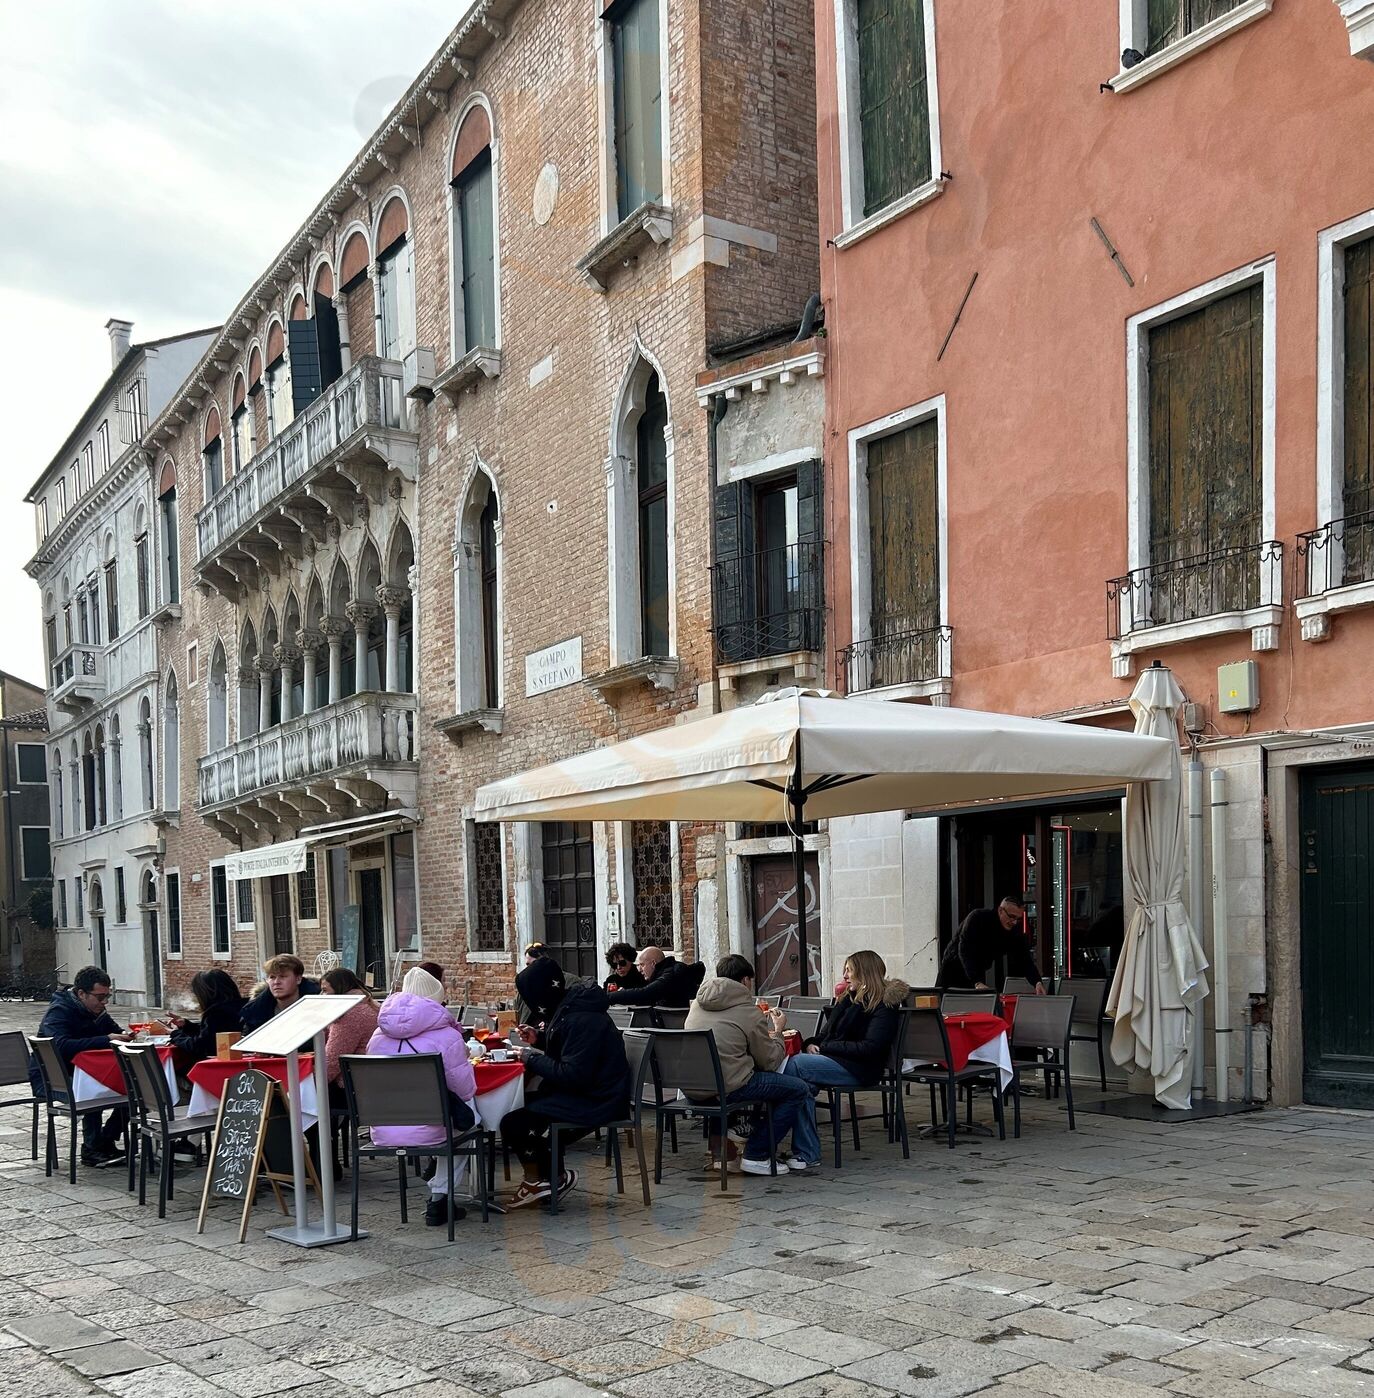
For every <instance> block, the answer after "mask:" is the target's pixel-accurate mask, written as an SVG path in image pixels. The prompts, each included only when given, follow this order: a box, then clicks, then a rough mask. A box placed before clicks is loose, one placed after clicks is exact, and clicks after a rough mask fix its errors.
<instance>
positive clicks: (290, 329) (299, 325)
mask: <svg viewBox="0 0 1374 1398" xmlns="http://www.w3.org/2000/svg"><path fill="white" fill-rule="evenodd" d="M331 309H332V308H331ZM286 334H287V337H288V340H289V342H290V347H291V406H292V410H293V414H294V415H295V416H297V417H299V416H300V414H301V413H302V412H304V411H305V409H306V408H308V407H309V406H310V404H311V403H313V402H314V401H315V399H316V398H318V397H319V396H320V394H321V393H323V392H324V385H323V383H322V382H321V379H320V342H319V327H318V326H317V325H316V324H315V322H314V321H313V320H290V321H287V323H286Z"/></svg>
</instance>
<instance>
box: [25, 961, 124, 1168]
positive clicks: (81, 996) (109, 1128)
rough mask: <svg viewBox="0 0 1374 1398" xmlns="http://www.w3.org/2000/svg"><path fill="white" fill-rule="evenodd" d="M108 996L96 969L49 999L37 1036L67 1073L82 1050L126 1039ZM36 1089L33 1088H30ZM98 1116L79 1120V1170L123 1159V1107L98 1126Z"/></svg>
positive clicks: (102, 973) (104, 978)
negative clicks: (47, 1041) (50, 1047)
mask: <svg viewBox="0 0 1374 1398" xmlns="http://www.w3.org/2000/svg"><path fill="white" fill-rule="evenodd" d="M110 995H111V989H110V976H109V972H107V971H102V970H101V969H100V967H99V966H85V967H83V968H82V969H81V970H80V971H78V972H77V973H76V980H75V981H74V982H73V984H72V988H71V989H70V990H63V991H59V992H58V993H57V994H56V995H54V996H53V998H52V1003H51V1004H50V1005H49V1006H48V1009H47V1013H46V1014H45V1015H44V1016H43V1022H42V1023H41V1024H40V1025H39V1026H38V1036H39V1038H43V1039H51V1040H52V1041H53V1048H54V1049H56V1050H57V1053H58V1056H59V1057H60V1058H61V1059H62V1061H63V1063H65V1064H66V1065H67V1071H68V1072H70V1071H71V1067H72V1060H73V1059H74V1058H75V1057H76V1055H77V1054H78V1053H84V1052H85V1051H86V1050H87V1049H104V1048H109V1047H110V1045H111V1044H123V1043H127V1042H128V1040H129V1035H128V1034H126V1033H125V1032H124V1031H123V1030H122V1029H121V1028H120V1027H119V1025H118V1024H116V1023H115V1021H114V1020H113V1019H112V1018H111V1017H110V1014H109V1012H108V1010H107V1009H106V1008H105V1007H106V1005H108V1004H109V1000H110ZM35 1090H37V1089H35ZM101 1116H102V1113H100V1112H87V1113H86V1115H85V1116H83V1117H82V1118H81V1163H82V1164H83V1165H94V1166H105V1165H113V1164H114V1163H115V1161H117V1160H123V1159H124V1152H123V1151H122V1150H121V1149H120V1148H119V1146H118V1145H117V1144H116V1142H117V1141H118V1140H119V1138H120V1137H121V1136H122V1135H123V1134H124V1128H125V1126H126V1125H127V1123H128V1120H129V1109H128V1108H127V1107H116V1108H115V1109H114V1110H113V1111H111V1112H110V1113H109V1114H108V1115H106V1116H105V1118H104V1124H103V1125H102V1124H101Z"/></svg>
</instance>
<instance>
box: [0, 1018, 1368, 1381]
mask: <svg viewBox="0 0 1374 1398" xmlns="http://www.w3.org/2000/svg"><path fill="white" fill-rule="evenodd" d="M36 1017H37V1016H36V1010H35V1008H34V1007H32V1006H26V1007H24V1008H23V1009H22V1010H21V1009H19V1007H15V1006H3V1007H0V1028H9V1027H13V1026H14V1025H15V1024H22V1025H25V1026H29V1025H32V1023H33V1022H34V1020H35V1019H36ZM1083 1095H1084V1096H1086V1095H1087V1094H1086V1093H1085V1094H1083ZM911 1100H912V1101H913V1102H915V1101H916V1100H917V1099H916V1098H914V1097H913V1098H912V1099H911ZM21 1122H22V1123H23V1125H21V1124H20V1123H21ZM865 1130H866V1140H865V1149H864V1151H863V1153H862V1154H861V1155H858V1156H849V1157H847V1163H846V1165H845V1168H844V1169H843V1170H842V1171H839V1172H835V1171H831V1170H828V1169H827V1170H826V1171H824V1173H823V1174H821V1175H819V1176H817V1177H815V1178H807V1177H789V1178H784V1179H780V1180H778V1181H777V1182H773V1181H772V1180H768V1179H761V1178H749V1179H747V1180H743V1181H740V1182H738V1183H735V1184H733V1185H732V1187H731V1192H730V1194H729V1196H728V1197H725V1198H722V1197H721V1196H720V1193H719V1189H718V1188H717V1183H718V1182H712V1181H710V1180H708V1179H707V1177H706V1176H705V1174H704V1172H703V1171H702V1170H701V1169H700V1168H699V1167H700V1161H701V1157H700V1155H699V1154H698V1153H697V1152H696V1151H695V1150H687V1149H684V1152H683V1154H682V1155H680V1156H679V1157H678V1158H677V1159H676V1160H675V1161H674V1160H672V1158H671V1157H669V1164H668V1165H667V1166H666V1167H665V1177H664V1182H663V1185H662V1187H661V1188H659V1189H658V1190H657V1191H656V1192H655V1200H654V1206H653V1209H652V1211H651V1212H650V1211H646V1210H644V1209H643V1208H642V1207H641V1205H640V1204H639V1203H638V1202H637V1196H636V1195H635V1194H634V1193H631V1194H629V1195H628V1196H627V1197H626V1198H625V1199H623V1200H622V1199H618V1198H617V1197H616V1195H615V1193H614V1189H613V1187H612V1185H611V1182H610V1181H609V1180H608V1177H607V1175H606V1172H604V1171H603V1169H602V1168H601V1166H600V1164H599V1161H598V1160H597V1159H596V1157H595V1156H594V1155H593V1154H592V1152H591V1150H590V1149H579V1150H577V1151H575V1152H574V1158H575V1163H576V1164H577V1166H578V1168H579V1169H582V1170H583V1171H584V1172H585V1174H584V1178H585V1181H586V1187H585V1188H579V1189H578V1190H577V1191H576V1193H575V1194H574V1195H573V1196H572V1197H571V1198H570V1200H569V1203H568V1207H567V1209H566V1212H564V1213H563V1214H561V1215H560V1216H558V1217H556V1218H548V1217H547V1216H540V1217H533V1216H529V1215H517V1216H514V1217H511V1218H506V1219H496V1220H494V1221H493V1222H492V1223H491V1224H490V1225H489V1226H487V1227H485V1228H484V1227H483V1226H482V1224H481V1223H480V1222H479V1221H477V1220H476V1219H475V1218H469V1219H468V1220H467V1221H466V1222H464V1223H462V1224H460V1225H459V1239H458V1242H457V1243H456V1244H455V1245H454V1246H452V1247H450V1246H449V1245H448V1244H447V1241H446V1239H445V1236H444V1233H443V1230H440V1229H427V1228H425V1227H424V1225H423V1223H420V1222H417V1221H412V1222H411V1223H410V1224H409V1225H408V1226H406V1227H402V1226H401V1224H400V1222H399V1216H398V1214H397V1211H396V1201H395V1193H394V1185H393V1179H394V1176H393V1174H392V1172H391V1170H390V1168H389V1167H385V1166H382V1165H375V1166H371V1167H365V1168H367V1171H368V1185H367V1188H366V1190H365V1195H364V1219H365V1223H366V1225H367V1226H368V1227H369V1228H370V1229H371V1230H372V1235H371V1236H370V1237H369V1238H368V1239H366V1240H365V1241H361V1242H359V1243H356V1244H344V1245H342V1246H339V1247H334V1248H328V1249H322V1250H317V1251H311V1252H306V1251H300V1250H297V1249H294V1248H292V1247H290V1246H288V1245H285V1244H281V1243H277V1242H273V1241H271V1240H269V1239H267V1238H265V1237H264V1236H263V1230H264V1228H265V1227H266V1226H267V1225H268V1224H269V1223H270V1221H271V1213H270V1207H269V1203H264V1204H263V1205H262V1206H261V1207H260V1208H259V1210H258V1212H257V1213H256V1214H255V1216H254V1222H253V1226H252V1227H251V1228H250V1232H249V1240H248V1242H247V1243H245V1244H244V1245H242V1246H239V1245H237V1244H236V1243H235V1242H234V1241H233V1238H234V1231H233V1229H232V1228H231V1225H230V1217H229V1213H230V1210H229V1206H228V1205H221V1206H219V1208H218V1209H217V1210H215V1211H214V1213H213V1215H212V1218H213V1225H212V1226H211V1227H210V1228H209V1229H207V1232H206V1233H205V1235H204V1236H202V1237H197V1236H196V1233H195V1209H196V1203H197V1201H198V1191H197V1189H196V1186H195V1183H194V1182H193V1179H192V1178H191V1177H189V1176H188V1178H187V1180H186V1183H185V1185H184V1186H183V1188H182V1192H180V1193H179V1194H178V1196H177V1198H176V1200H175V1201H174V1202H173V1204H172V1206H171V1209H170V1212H169V1216H168V1218H167V1220H166V1221H165V1222H163V1223H159V1222H158V1220H157V1217H156V1210H155V1208H153V1207H151V1206H150V1207H149V1208H146V1209H140V1208H139V1207H138V1205H137V1203H136V1202H134V1201H133V1200H132V1199H131V1198H130V1197H129V1196H128V1195H126V1194H125V1193H124V1191H123V1187H122V1176H121V1175H120V1174H119V1172H118V1171H108V1170H107V1171H103V1172H95V1171H84V1172H82V1174H81V1176H80V1179H79V1183H78V1184H77V1185H76V1186H75V1187H74V1188H73V1187H72V1186H70V1185H68V1184H67V1183H66V1180H65V1177H63V1178H54V1179H53V1180H51V1181H49V1180H46V1179H45V1178H44V1176H43V1173H42V1168H41V1166H40V1165H36V1164H34V1163H33V1162H32V1161H31V1160H30V1159H29V1155H28V1138H27V1119H26V1118H25V1117H24V1114H23V1113H20V1112H13V1111H10V1112H6V1113H4V1116H3V1124H2V1125H0V1238H3V1245H2V1246H0V1383H2V1384H3V1390H2V1391H3V1392H4V1393H5V1394H6V1395H7V1398H45V1396H46V1395H70V1394H91V1393H104V1394H115V1395H130V1398H164V1395H165V1398H202V1395H203V1398H216V1395H222V1394H224V1393H226V1392H227V1393H231V1394H237V1395H242V1398H258V1395H267V1394H277V1393H284V1394H290V1395H291V1396H292V1398H324V1396H325V1395H330V1398H335V1396H336V1395H344V1396H346V1395H373V1394H388V1393H398V1394H408V1395H416V1398H464V1396H465V1395H469V1396H470V1395H472V1394H474V1393H476V1394H483V1395H503V1396H504V1395H512V1394H514V1395H519V1398H582V1396H583V1395H589V1394H602V1393H611V1394H615V1395H621V1398H657V1396H658V1395H665V1398H697V1395H701V1398H708V1396H709V1398H717V1395H723V1398H752V1396H753V1395H755V1394H762V1393H777V1394H785V1395H787V1396H788V1398H865V1395H885V1394H892V1393H899V1394H923V1395H924V1394H929V1395H960V1394H967V1393H986V1394H996V1395H998V1398H1029V1395H1055V1398H1091V1395H1097V1394H1104V1395H1106V1394H1111V1395H1123V1396H1124V1398H1129V1395H1133V1394H1140V1393H1144V1392H1146V1391H1147V1390H1164V1391H1166V1392H1171V1393H1178V1394H1191V1395H1198V1398H1210V1395H1217V1398H1228V1396H1229V1395H1232V1394H1235V1395H1241V1394H1245V1395H1256V1394H1264V1393H1270V1394H1272V1393H1274V1392H1278V1393H1298V1394H1321V1395H1323V1396H1324V1398H1325V1396H1326V1395H1332V1396H1333V1398H1339V1395H1344V1394H1350V1393H1365V1392H1371V1393H1374V1206H1372V1205H1371V1194H1370V1185H1369V1177H1370V1172H1371V1165H1372V1164H1374V1118H1366V1117H1361V1116H1354V1115H1338V1114H1332V1113H1321V1112H1313V1111H1271V1112H1265V1113H1262V1114H1255V1115H1251V1116H1245V1117H1233V1118H1230V1119H1228V1120H1223V1121H1218V1122H1199V1123H1196V1124H1190V1125H1186V1126H1174V1127H1166V1126H1162V1125H1157V1124H1153V1123H1149V1122H1144V1123H1141V1122H1126V1121H1121V1120H1117V1119H1114V1118H1110V1117H1103V1116H1099V1115H1093V1114H1088V1113H1083V1114H1082V1115H1081V1116H1080V1117H1079V1130H1078V1131H1077V1133H1075V1134H1073V1135H1070V1134H1069V1132H1068V1131H1067V1130H1066V1129H1065V1121H1064V1117H1063V1116H1062V1114H1061V1113H1060V1112H1059V1111H1058V1110H1057V1109H1056V1108H1055V1107H1054V1106H1053V1105H1051V1104H1044V1103H1041V1104H1038V1105H1036V1106H1034V1107H1032V1108H1031V1110H1030V1111H1029V1113H1028V1117H1027V1122H1026V1126H1025V1134H1024V1136H1023V1137H1022V1139H1021V1140H1020V1141H1016V1142H1014V1141H1010V1140H1008V1141H1007V1142H1006V1143H1000V1142H997V1141H995V1140H994V1141H977V1142H973V1143H969V1144H961V1145H960V1147H959V1148H958V1150H957V1151H954V1152H950V1151H949V1150H947V1149H945V1148H944V1147H943V1146H941V1145H936V1144H932V1143H920V1144H916V1145H914V1146H913V1150H912V1158H911V1160H910V1161H907V1162H904V1161H903V1160H902V1158H901V1153H900V1151H899V1150H897V1149H895V1148H890V1147H888V1146H887V1145H886V1142H885V1139H884V1137H883V1133H882V1131H881V1127H880V1126H877V1125H869V1126H867V1127H866V1128H865ZM684 1146H685V1142H684ZM417 1212H418V1211H417ZM414 1218H415V1215H412V1219H413V1220H414Z"/></svg>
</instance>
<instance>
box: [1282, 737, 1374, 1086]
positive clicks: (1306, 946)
mask: <svg viewBox="0 0 1374 1398" xmlns="http://www.w3.org/2000/svg"><path fill="white" fill-rule="evenodd" d="M1300 817H1301V818H1300V824H1301V831H1302V833H1301V840H1302V847H1301V850H1300V859H1301V865H1300V868H1301V871H1302V873H1301V878H1302V899H1301V909H1302V911H1301V917H1302V1013H1303V1100H1304V1101H1306V1102H1312V1103H1315V1104H1317V1105H1319V1106H1331V1107H1374V922H1371V917H1370V909H1371V907H1374V765H1366V766H1361V767H1338V768H1335V769H1332V770H1329V771H1309V772H1304V773H1303V782H1302V794H1301V805H1300Z"/></svg>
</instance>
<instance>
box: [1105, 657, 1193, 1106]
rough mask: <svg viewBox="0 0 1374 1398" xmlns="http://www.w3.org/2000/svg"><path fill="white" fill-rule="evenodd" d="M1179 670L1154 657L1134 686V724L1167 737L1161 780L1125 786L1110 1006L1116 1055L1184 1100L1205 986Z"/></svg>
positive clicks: (1158, 1096) (1161, 1093)
mask: <svg viewBox="0 0 1374 1398" xmlns="http://www.w3.org/2000/svg"><path fill="white" fill-rule="evenodd" d="M1182 702H1183V692H1182V690H1180V689H1179V687H1178V684H1177V682H1176V681H1175V679H1174V676H1173V672H1172V671H1171V670H1168V669H1165V668H1164V667H1163V666H1151V668H1150V669H1148V670H1146V671H1145V673H1144V674H1143V675H1141V677H1140V681H1139V683H1138V684H1137V685H1136V687H1135V692H1134V693H1133V694H1132V695H1131V710H1132V712H1133V713H1134V714H1135V720H1136V732H1137V733H1139V734H1141V735H1149V736H1153V737H1155V738H1156V739H1159V740H1164V741H1166V742H1167V744H1168V750H1169V773H1168V776H1167V777H1166V778H1165V779H1164V780H1163V781H1152V782H1149V783H1148V784H1145V783H1141V784H1136V783H1132V784H1131V785H1130V786H1129V787H1127V788H1126V886H1127V889H1128V890H1129V897H1130V907H1129V912H1130V916H1129V918H1128V919H1127V922H1126V938H1125V941H1124V943H1123V944H1122V948H1121V959H1120V960H1119V961H1118V962H1117V964H1116V972H1115V975H1114V976H1113V978H1112V989H1111V993H1110V994H1109V995H1108V997H1107V1012H1108V1013H1109V1014H1113V1015H1115V1016H1116V1023H1115V1025H1114V1026H1113V1028H1112V1058H1113V1059H1115V1061H1116V1062H1117V1063H1119V1064H1121V1065H1122V1066H1123V1067H1127V1066H1130V1067H1134V1068H1137V1069H1139V1070H1140V1071H1142V1072H1145V1073H1148V1074H1149V1075H1150V1076H1151V1078H1153V1079H1154V1091H1155V1100H1156V1101H1158V1102H1159V1103H1160V1105H1161V1106H1164V1107H1172V1108H1175V1109H1185V1108H1187V1107H1188V1106H1189V1105H1190V1100H1191V1092H1192V1052H1191V1048H1192V1042H1193V1033H1192V1029H1193V1015H1194V1014H1197V1013H1200V1012H1201V1005H1202V1001H1203V1000H1204V999H1205V998H1206V995H1207V978H1206V976H1204V975H1203V972H1204V971H1205V970H1206V969H1207V958H1206V956H1205V955H1204V953H1203V950H1202V946H1201V944H1200V943H1199V942H1198V939H1197V934H1196V933H1195V932H1194V931H1193V925H1192V923H1191V922H1190V921H1189V920H1188V913H1187V911H1186V910H1185V909H1184V906H1183V872H1184V870H1183V841H1184V835H1183V782H1182V777H1181V772H1180V766H1179V759H1178V741H1177V739H1178V730H1177V726H1176V725H1177V715H1178V709H1179V705H1180V704H1182Z"/></svg>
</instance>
